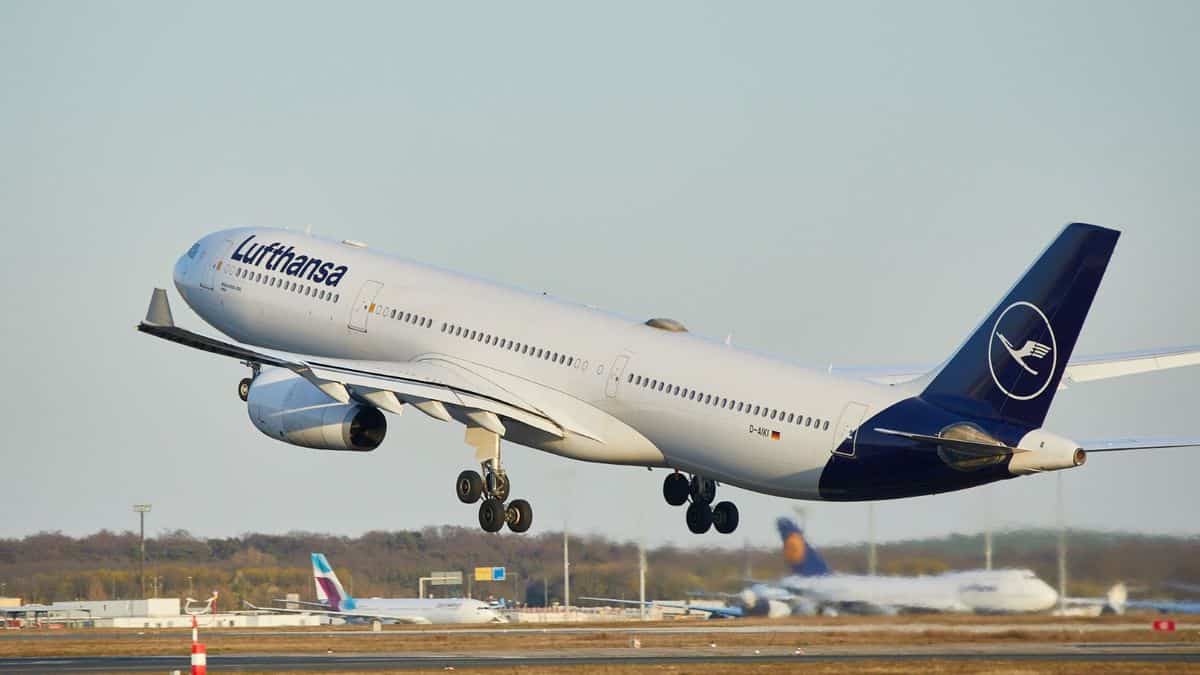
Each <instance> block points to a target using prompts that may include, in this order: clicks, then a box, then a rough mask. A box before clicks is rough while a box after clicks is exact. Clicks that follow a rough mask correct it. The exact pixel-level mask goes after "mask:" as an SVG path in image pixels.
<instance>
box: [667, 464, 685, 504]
mask: <svg viewBox="0 0 1200 675" xmlns="http://www.w3.org/2000/svg"><path fill="white" fill-rule="evenodd" d="M687 498H688V479H687V478H686V477H685V476H684V475H683V474H681V473H674V472H672V473H669V474H667V477H666V479H665V480H663V499H665V500H667V503H668V504H670V505H671V506H682V505H683V504H684V503H685V502H687Z"/></svg>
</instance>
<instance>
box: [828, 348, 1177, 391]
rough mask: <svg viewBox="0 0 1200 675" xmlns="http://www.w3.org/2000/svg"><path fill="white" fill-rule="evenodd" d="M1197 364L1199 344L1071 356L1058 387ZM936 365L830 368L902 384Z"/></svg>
mask: <svg viewBox="0 0 1200 675" xmlns="http://www.w3.org/2000/svg"><path fill="white" fill-rule="evenodd" d="M1195 365H1200V345H1189V346H1186V347H1168V348H1165V349H1150V350H1145V351H1138V352H1122V353H1118V354H1099V355H1095V356H1080V357H1076V358H1073V359H1071V362H1070V363H1068V364H1067V369H1066V372H1065V373H1064V374H1063V378H1062V383H1061V384H1060V385H1059V387H1060V388H1063V389H1065V388H1066V387H1067V386H1069V385H1071V384H1074V383H1076V382H1091V381H1093V380H1105V379H1109V378H1113V377H1124V376H1126V375H1136V374H1138V373H1149V372H1153V371H1158V370H1170V369H1172V368H1182V367H1185V366H1195ZM934 368H935V367H934V366H930V365H924V366H920V365H917V366H914V365H907V366H873V367H841V368H834V367H833V366H830V367H829V372H830V373H833V374H837V375H842V376H845V377H852V378H855V379H860V380H866V381H868V382H874V383H876V384H903V383H905V382H911V381H913V380H916V379H917V378H919V377H921V376H922V375H925V374H926V373H928V372H930V371H932V370H933V369H934Z"/></svg>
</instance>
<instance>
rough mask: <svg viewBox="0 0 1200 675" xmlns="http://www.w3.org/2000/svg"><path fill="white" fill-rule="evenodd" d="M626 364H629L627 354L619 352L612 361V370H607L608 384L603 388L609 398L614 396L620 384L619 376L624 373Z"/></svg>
mask: <svg viewBox="0 0 1200 675" xmlns="http://www.w3.org/2000/svg"><path fill="white" fill-rule="evenodd" d="M627 365H629V355H628V354H621V355H620V356H618V357H617V358H616V360H614V361H613V365H612V370H610V371H609V372H608V386H606V387H605V388H604V393H605V394H606V395H607V396H608V397H609V398H616V396H617V391H618V390H619V389H620V386H621V376H622V375H623V374H624V373H625V366H627Z"/></svg>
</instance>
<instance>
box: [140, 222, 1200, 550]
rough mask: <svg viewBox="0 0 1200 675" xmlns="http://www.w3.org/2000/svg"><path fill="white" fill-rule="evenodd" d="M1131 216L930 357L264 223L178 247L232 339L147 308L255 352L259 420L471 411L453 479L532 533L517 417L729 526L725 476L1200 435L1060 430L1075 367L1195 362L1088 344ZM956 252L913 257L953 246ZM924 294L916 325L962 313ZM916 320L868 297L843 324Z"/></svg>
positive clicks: (151, 320)
mask: <svg viewBox="0 0 1200 675" xmlns="http://www.w3.org/2000/svg"><path fill="white" fill-rule="evenodd" d="M1118 236H1119V233H1118V232H1116V231H1115V230H1110V229H1105V228H1102V227H1097V226H1095V225H1086V224H1081V223H1075V224H1072V225H1068V226H1067V227H1066V228H1064V229H1063V230H1062V232H1061V234H1059V236H1058V237H1057V238H1056V239H1055V240H1054V241H1053V242H1052V243H1051V244H1050V246H1049V247H1048V248H1047V249H1046V250H1045V252H1043V253H1042V255H1041V257H1039V258H1038V259H1037V261H1036V262H1034V263H1033V265H1032V266H1031V267H1030V268H1029V270H1028V271H1027V272H1026V273H1025V275H1024V276H1022V277H1021V278H1020V280H1018V282H1017V284H1016V285H1015V286H1013V287H1012V289H1011V290H1010V291H1009V292H1008V293H1007V294H1006V295H1005V296H1004V298H1003V299H1002V300H1001V301H1000V303H999V304H998V305H996V306H995V308H993V309H992V310H991V311H990V312H989V313H988V314H987V315H986V316H985V317H984V320H983V321H982V323H980V324H979V326H978V327H977V328H976V329H975V330H974V331H973V332H972V333H970V335H969V336H968V338H967V340H966V342H965V343H963V345H962V347H961V348H959V349H958V351H957V352H955V353H954V354H953V355H952V356H951V357H950V358H949V359H948V360H947V361H946V362H945V363H944V364H943V365H941V366H940V367H937V368H933V369H931V370H928V371H926V370H924V369H921V370H916V371H914V370H912V369H910V368H901V367H887V368H877V369H871V370H865V369H833V368H830V369H829V370H828V371H826V370H819V371H818V370H809V369H806V368H800V367H797V366H794V365H792V364H790V363H787V362H784V361H780V360H778V359H774V358H769V357H766V356H763V355H761V354H758V353H755V352H751V351H747V350H743V349H740V348H737V347H733V346H730V345H729V344H727V343H726V342H722V341H717V340H709V339H707V338H703V337H700V336H696V335H693V334H691V333H689V332H688V331H687V329H686V328H685V327H684V326H683V324H681V323H679V322H678V321H675V320H672V319H663V318H655V319H650V320H648V321H645V322H641V321H636V320H630V319H626V318H623V317H620V316H616V315H613V314H608V313H605V312H602V311H599V310H596V309H592V308H589V307H585V306H583V305H578V304H573V303H568V302H565V301H562V300H559V299H556V298H551V297H547V296H546V295H545V294H543V293H527V292H523V291H518V290H514V289H512V288H509V287H506V286H501V285H496V284H493V283H489V282H486V281H482V280H479V279H476V278H474V277H469V276H464V275H460V274H456V273H452V272H448V271H444V270H441V269H436V268H433V267H429V266H426V265H422V264H419V263H415V262H410V261H407V260H404V259H401V258H397V257H394V256H390V255H387V254H383V253H376V252H374V251H371V250H369V249H368V248H367V247H366V246H365V245H364V244H362V243H361V242H356V241H351V240H343V241H341V242H337V241H331V240H324V239H319V238H315V237H312V236H309V235H306V234H304V233H297V232H291V231H286V230H275V229H263V228H241V229H233V230H224V231H220V232H216V233H213V234H210V235H208V236H206V237H204V238H203V239H201V240H200V241H198V242H196V243H195V244H194V245H193V246H192V247H191V248H190V249H188V251H187V252H186V253H185V254H184V255H183V256H181V257H180V258H179V260H178V261H177V262H176V264H175V270H174V281H175V287H176V288H177V289H178V291H179V293H180V294H181V295H182V296H183V298H184V300H185V301H186V302H187V304H188V305H189V306H190V307H191V308H192V309H194V310H195V311H196V313H197V314H199V315H200V316H201V317H202V318H203V319H204V320H205V321H207V322H208V323H209V324H211V325H212V326H213V327H214V328H216V329H217V330H219V331H221V332H223V333H225V334H227V335H229V336H230V337H231V338H233V340H235V341H229V340H221V339H216V338H212V337H208V336H204V335H200V334H197V333H193V332H191V331H188V330H184V329H183V328H179V327H177V326H176V325H175V323H174V320H173V319H172V316H171V311H170V307H169V304H168V301H167V295H166V291H164V290H161V289H157V290H155V291H154V293H153V295H152V297H151V302H150V307H149V310H148V312H147V315H146V320H145V321H144V322H142V323H141V324H140V325H139V326H138V329H139V330H140V331H142V332H145V333H148V334H150V335H154V336H157V337H160V338H164V339H166V340H170V341H172V342H176V343H179V344H183V345H186V346H189V347H193V348H196V349H200V350H204V351H208V352H212V353H216V354H220V355H223V356H228V357H232V358H234V359H237V360H238V361H241V362H242V363H244V364H245V365H247V366H249V368H250V370H251V374H252V377H250V378H246V379H244V380H242V381H241V382H240V383H239V387H238V393H239V395H240V396H241V398H242V399H243V400H245V401H247V403H248V411H249V414H250V419H251V422H253V424H254V426H255V427H257V428H258V429H259V430H260V431H261V432H262V433H264V434H266V435H267V436H270V437H271V438H274V439H277V440H280V441H283V442H285V443H291V444H293V445H298V446H302V447H309V448H319V449H326V450H350V451H369V450H374V449H375V448H376V447H378V446H379V445H380V443H382V442H383V440H384V436H385V435H386V433H387V421H386V419H385V417H384V415H383V413H382V412H381V411H388V412H392V413H396V414H399V413H400V412H402V410H403V408H404V407H405V405H406V404H407V405H409V406H412V407H413V408H416V409H417V410H419V411H421V412H422V413H424V414H426V415H429V416H430V417H433V418H436V419H439V420H443V421H447V422H449V421H456V422H459V423H461V424H463V425H465V427H466V437H465V440H466V444H467V445H469V446H471V447H472V448H474V450H475V461H476V462H478V464H479V467H480V469H481V472H482V475H481V474H480V472H476V471H474V470H467V471H463V472H462V473H461V474H459V476H458V479H457V480H456V482H455V491H456V493H457V496H458V498H459V499H460V500H461V501H462V502H464V503H468V504H472V503H476V502H480V506H479V524H480V526H481V527H482V528H483V529H484V530H486V531H489V532H496V531H498V530H500V529H501V528H503V527H504V526H505V524H507V525H508V527H509V529H510V530H512V531H514V532H524V531H526V530H528V529H529V527H530V525H531V523H532V518H533V509H532V507H531V506H530V504H529V502H528V501H526V500H524V499H515V500H512V501H508V499H509V493H510V480H509V476H508V473H507V472H506V471H505V469H504V467H503V465H502V463H501V453H500V440H501V439H502V438H503V439H505V440H508V441H511V442H513V443H517V444H519V445H525V446H528V447H531V448H536V449H539V450H544V451H546V452H549V453H552V454H556V455H561V456H564V457H569V458H572V459H578V460H584V461H590V462H601V463H606V464H623V465H632V466H645V467H655V468H666V469H669V470H670V472H669V473H668V474H667V475H666V478H665V480H664V482H663V486H662V490H663V497H664V498H665V500H666V501H667V502H668V503H669V504H671V505H674V506H680V505H683V504H684V503H687V502H688V501H689V500H690V502H691V503H690V505H689V506H688V508H687V517H686V522H687V526H688V528H689V529H690V530H691V531H692V532H695V533H703V532H706V531H708V530H709V529H710V528H715V529H716V530H717V531H718V532H722V533H729V532H733V531H734V530H735V529H736V528H737V525H738V519H739V515H738V509H737V507H736V506H735V505H734V504H733V503H732V502H730V501H721V502H719V503H716V504H715V506H714V505H713V502H714V501H715V499H716V488H717V483H718V482H722V483H728V484H730V485H736V486H738V487H742V488H745V489H747V490H753V491H756V492H762V493H766V494H771V495H778V496H782V497H789V498H795V499H813V500H829V501H858V500H879V499H897V498H902V497H913V496H917V495H927V494H934V493H939V492H947V491H950V490H960V489H963V488H969V487H973V486H977V485H983V484H986V483H991V482H994V481H998V480H1003V479H1007V478H1012V477H1014V476H1020V475H1026V474H1034V473H1041V472H1045V471H1054V470H1058V469H1067V468H1072V467H1076V466H1080V465H1082V464H1083V463H1084V460H1085V458H1086V455H1087V453H1088V452H1089V451H1092V452H1103V451H1113V450H1132V449H1141V448H1162V447H1183V446H1190V445H1196V444H1197V443H1198V442H1200V439H1198V438H1183V439H1150V438H1131V439H1109V440H1100V441H1092V442H1075V441H1072V440H1070V439H1067V438H1064V437H1062V436H1059V435H1056V434H1053V433H1051V432H1050V431H1048V430H1046V429H1043V428H1042V423H1043V421H1044V419H1045V417H1046V413H1047V411H1048V410H1049V407H1050V402H1051V400H1052V399H1053V397H1054V394H1055V392H1056V391H1057V390H1058V389H1060V388H1061V387H1064V386H1066V384H1067V383H1072V382H1085V381H1090V380H1097V379H1103V378H1110V377H1119V376H1122V375H1128V374H1131V373H1138V372H1146V371H1152V370H1162V369H1166V368H1175V367H1179V366H1188V365H1195V364H1197V363H1200V348H1198V347H1186V348H1178V349H1163V350H1154V351H1145V352H1139V353H1125V354H1117V355H1110V356H1099V357H1091V358H1084V359H1077V360H1074V361H1073V360H1071V354H1072V352H1073V351H1074V348H1075V342H1076V339H1077V338H1078V336H1079V332H1080V330H1081V329H1082V328H1083V322H1084V319H1085V318H1086V316H1087V312H1088V309H1089V308H1090V307H1091V304H1092V300H1093V298H1094V296H1095V294H1096V291H1097V289H1098V288H1099V285H1100V280H1101V277H1102V276H1103V274H1104V271H1105V269H1106V268H1107V266H1108V261H1109V258H1110V257H1111V256H1112V253H1113V250H1114V248H1115V246H1116V243H1117V238H1118ZM946 253H947V254H953V255H978V256H980V257H983V256H987V255H989V254H988V253H987V252H986V251H978V252H966V253H964V252H961V251H948V252H946ZM938 255H939V254H938V253H937V252H936V251H930V256H931V257H930V258H929V259H925V260H909V261H905V264H911V265H929V264H937V256H938ZM618 273H619V272H618ZM342 284H345V285H344V286H343V285H342ZM914 291H920V289H914ZM921 295H925V294H921ZM791 297H793V295H787V294H785V295H781V296H778V297H776V298H775V299H774V300H775V302H777V303H783V304H781V305H780V307H779V311H794V310H795V307H792V306H789V305H788V298H791ZM848 301H850V302H853V299H852V298H850V299H848ZM1167 301H1169V302H1175V303H1181V304H1182V303H1186V302H1188V299H1187V297H1176V298H1174V299H1171V298H1167ZM918 304H919V305H920V306H915V307H914V308H913V309H912V311H911V312H910V317H909V318H910V320H911V321H914V322H916V321H922V320H924V319H923V315H927V314H928V313H930V312H935V311H936V312H940V313H943V314H944V313H947V312H953V313H956V314H958V313H961V312H962V311H964V310H962V309H961V308H959V307H957V306H956V307H945V308H940V309H930V308H926V307H924V303H923V302H922V303H918ZM1135 309H1136V308H1135ZM966 311H969V310H966ZM1128 318H1129V320H1131V321H1136V316H1133V315H1131V316H1129V317H1128ZM905 328H906V327H905V326H904V325H895V326H890V327H885V326H881V325H878V324H877V323H874V324H873V323H872V320H871V317H869V316H860V317H859V318H858V319H857V320H856V321H855V322H854V323H853V325H844V326H838V327H836V328H835V329H836V330H840V331H855V332H863V331H881V330H885V329H886V330H889V331H903V330H905ZM1018 344H1019V345H1021V347H1020V348H1015V347H1014V346H1013V345H1018ZM685 472H686V473H685ZM688 474H690V476H689V475H688ZM415 479H421V478H419V477H417V478H415ZM402 494H403V493H402V492H401V495H402ZM481 499H482V501H480V500H481Z"/></svg>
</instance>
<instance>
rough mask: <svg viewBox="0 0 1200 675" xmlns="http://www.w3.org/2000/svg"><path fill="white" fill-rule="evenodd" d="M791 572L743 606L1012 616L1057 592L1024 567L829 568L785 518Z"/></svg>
mask: <svg viewBox="0 0 1200 675" xmlns="http://www.w3.org/2000/svg"><path fill="white" fill-rule="evenodd" d="M776 526H777V527H778V529H779V536H780V537H781V538H782V539H783V555H784V559H785V560H787V562H788V564H789V565H791V569H792V574H790V575H788V576H786V577H783V578H782V579H779V580H778V581H774V582H769V583H756V584H753V585H752V586H750V587H749V588H748V589H746V591H744V592H743V596H744V599H743V604H744V605H745V606H747V607H754V606H756V605H761V604H762V601H764V600H765V601H777V602H787V603H789V604H790V605H791V606H792V609H793V612H794V613H803V614H813V613H833V612H840V613H851V614H900V613H916V612H971V613H977V614H1011V613H1024V612H1043V611H1047V610H1049V609H1052V608H1053V607H1054V605H1055V602H1056V601H1057V600H1058V593H1057V592H1056V591H1055V590H1054V589H1053V588H1051V587H1050V585H1049V584H1047V583H1046V582H1045V581H1042V580H1041V579H1039V578H1038V576H1037V575H1036V574H1034V572H1033V571H1032V570H1028V569H992V570H986V569H973V570H960V571H953V572H945V573H942V574H931V575H921V576H891V575H870V574H843V573H838V572H834V571H833V570H832V569H830V568H829V565H828V564H827V563H826V562H825V559H824V558H822V557H821V554H820V553H818V552H817V550H816V549H814V548H813V547H812V545H811V544H809V542H808V540H807V539H806V538H805V537H804V533H803V531H801V530H800V528H799V527H798V526H797V525H796V523H795V521H793V520H791V519H790V518H780V519H779V520H778V521H777V522H776Z"/></svg>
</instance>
